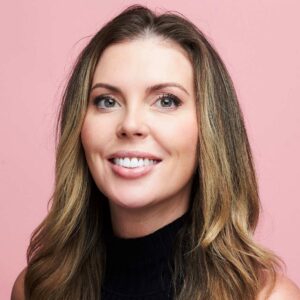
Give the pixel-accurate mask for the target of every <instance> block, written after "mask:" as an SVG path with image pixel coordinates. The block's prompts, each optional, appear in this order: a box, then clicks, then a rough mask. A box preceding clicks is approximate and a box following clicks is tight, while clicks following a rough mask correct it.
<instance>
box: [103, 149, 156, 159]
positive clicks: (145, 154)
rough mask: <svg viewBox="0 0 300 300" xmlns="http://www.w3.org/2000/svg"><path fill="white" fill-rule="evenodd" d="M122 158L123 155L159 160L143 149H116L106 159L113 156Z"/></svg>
mask: <svg viewBox="0 0 300 300" xmlns="http://www.w3.org/2000/svg"><path fill="white" fill-rule="evenodd" d="M122 157H123V158H124V157H139V158H148V159H152V160H161V158H159V157H158V156H156V155H154V154H152V153H149V152H143V151H117V152H115V153H113V154H111V155H110V156H109V157H108V159H113V158H122Z"/></svg>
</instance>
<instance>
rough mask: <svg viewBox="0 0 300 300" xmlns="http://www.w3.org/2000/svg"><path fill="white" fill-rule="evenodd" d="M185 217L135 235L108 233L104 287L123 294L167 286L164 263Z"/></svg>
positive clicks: (168, 275)
mask: <svg viewBox="0 0 300 300" xmlns="http://www.w3.org/2000/svg"><path fill="white" fill-rule="evenodd" d="M186 217H187V213H185V214H184V215H182V216H181V217H179V218H177V219H175V220H174V221H172V222H171V223H169V224H167V225H165V226H163V227H161V228H159V229H158V230H156V231H154V232H153V233H151V234H148V235H145V236H142V237H138V238H121V237H117V236H115V235H113V234H112V233H111V235H110V236H109V237H108V240H107V259H106V274H105V280H104V288H105V289H109V290H111V291H112V290H114V291H117V292H118V293H123V294H124V295H125V294H131V295H132V294H133V293H144V292H153V291H154V290H156V291H157V290H163V289H165V288H167V286H168V288H169V280H170V275H171V274H170V273H169V271H168V262H169V260H170V259H171V258H172V253H173V243H174V241H175V238H176V234H177V232H178V230H179V229H180V228H181V227H182V225H183V224H184V222H185V220H186ZM162 277H165V279H163V281H164V280H165V281H166V279H168V280H167V281H168V284H166V285H167V286H166V285H164V284H162V282H161V278H162ZM158 287H160V288H158Z"/></svg>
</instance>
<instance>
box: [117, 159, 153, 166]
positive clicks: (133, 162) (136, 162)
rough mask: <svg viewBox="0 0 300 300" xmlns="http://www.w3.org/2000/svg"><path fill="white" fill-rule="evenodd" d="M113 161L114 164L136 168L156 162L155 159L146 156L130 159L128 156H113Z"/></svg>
mask: <svg viewBox="0 0 300 300" xmlns="http://www.w3.org/2000/svg"><path fill="white" fill-rule="evenodd" d="M113 163H114V164H115V165H118V166H122V167H125V168H138V167H145V166H149V165H154V164H156V163H157V161H156V160H152V159H148V158H145V159H144V158H137V157H132V158H131V159H130V158H129V157H124V158H114V159H113Z"/></svg>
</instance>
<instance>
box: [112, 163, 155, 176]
mask: <svg viewBox="0 0 300 300" xmlns="http://www.w3.org/2000/svg"><path fill="white" fill-rule="evenodd" d="M160 163H161V161H160V162H157V163H155V164H153V165H149V166H145V167H137V168H125V167H121V166H119V165H115V164H113V163H112V162H111V161H109V164H110V166H111V168H112V170H113V172H114V173H115V174H117V175H118V176H120V177H123V178H126V179H136V178H140V177H143V176H146V175H148V174H149V173H150V172H151V171H152V170H153V169H155V168H156V167H157V165H158V164H160Z"/></svg>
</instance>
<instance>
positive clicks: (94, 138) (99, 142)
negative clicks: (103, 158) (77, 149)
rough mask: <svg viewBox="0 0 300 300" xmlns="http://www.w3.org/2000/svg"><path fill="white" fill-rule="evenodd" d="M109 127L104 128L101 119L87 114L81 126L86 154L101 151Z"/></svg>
mask: <svg viewBox="0 0 300 300" xmlns="http://www.w3.org/2000/svg"><path fill="white" fill-rule="evenodd" d="M107 134H111V133H108V130H107V127H106V129H104V127H103V125H102V124H101V122H99V119H95V118H92V117H90V116H87V117H86V118H85V120H84V122H83V125H82V128H81V134H80V136H81V142H82V145H83V148H84V150H85V153H86V155H89V156H90V155H92V154H93V152H96V151H101V150H102V148H103V146H104V145H105V143H106V140H107V138H106V135H107Z"/></svg>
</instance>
